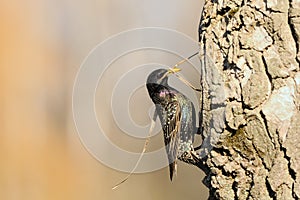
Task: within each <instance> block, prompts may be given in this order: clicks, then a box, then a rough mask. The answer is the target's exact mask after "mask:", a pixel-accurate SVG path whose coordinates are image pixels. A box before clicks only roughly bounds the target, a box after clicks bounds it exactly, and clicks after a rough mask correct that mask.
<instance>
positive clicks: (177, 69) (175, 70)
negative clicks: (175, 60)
mask: <svg viewBox="0 0 300 200" xmlns="http://www.w3.org/2000/svg"><path fill="white" fill-rule="evenodd" d="M180 71H181V69H180V68H178V67H173V68H169V70H168V74H175V73H177V72H180Z"/></svg>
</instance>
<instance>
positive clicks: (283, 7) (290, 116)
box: [199, 0, 300, 200]
mask: <svg viewBox="0 0 300 200" xmlns="http://www.w3.org/2000/svg"><path fill="white" fill-rule="evenodd" d="M199 36H200V37H199V38H200V46H201V47H202V48H201V49H203V52H201V62H202V64H203V65H202V78H201V83H202V89H203V93H202V95H201V97H200V102H201V107H202V113H200V115H201V116H202V117H200V124H202V129H203V131H202V132H203V144H202V148H201V149H200V155H201V156H202V157H203V159H204V161H205V162H204V165H205V167H206V168H207V169H206V173H207V177H206V179H205V181H204V182H205V183H206V185H207V186H208V187H209V189H210V199H226V200H227V199H229V200H231V199H284V200H288V199H300V109H299V108H300V107H299V106H300V71H299V63H300V52H299V45H300V1H299V0H268V1H265V0H249V1H246V0H244V1H242V0H234V1H229V0H219V1H218V0H206V2H205V5H204V8H203V13H202V19H201V22H200V26H199Z"/></svg>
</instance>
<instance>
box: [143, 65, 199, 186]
mask: <svg viewBox="0 0 300 200" xmlns="http://www.w3.org/2000/svg"><path fill="white" fill-rule="evenodd" d="M169 74H170V72H169V71H168V70H166V69H158V70H155V71H153V72H152V73H151V74H150V75H149V76H148V79H147V84H146V86H147V89H148V93H149V96H150V98H151V99H152V101H153V103H154V104H155V106H156V111H157V114H158V116H159V119H160V122H161V125H162V129H163V132H164V142H165V147H166V152H167V155H168V160H169V170H170V179H171V180H172V178H173V175H174V174H175V173H176V168H177V159H179V160H181V161H184V162H186V163H189V164H194V165H197V163H198V162H199V159H198V157H197V155H196V153H195V152H194V147H193V141H194V135H195V133H196V132H197V128H196V116H195V108H194V105H193V103H192V102H191V101H190V100H189V99H188V98H187V97H186V96H185V95H183V94H182V93H180V92H179V91H177V90H176V89H174V88H172V87H170V86H169V85H168V75H169Z"/></svg>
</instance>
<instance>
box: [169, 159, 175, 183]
mask: <svg viewBox="0 0 300 200" xmlns="http://www.w3.org/2000/svg"><path fill="white" fill-rule="evenodd" d="M169 170H170V180H171V181H172V180H173V177H174V175H176V174H177V163H176V161H174V162H173V163H171V164H169Z"/></svg>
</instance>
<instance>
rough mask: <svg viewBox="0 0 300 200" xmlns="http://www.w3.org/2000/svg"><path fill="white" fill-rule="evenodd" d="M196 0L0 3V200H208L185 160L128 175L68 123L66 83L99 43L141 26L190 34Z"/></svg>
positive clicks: (193, 32)
mask: <svg viewBox="0 0 300 200" xmlns="http://www.w3.org/2000/svg"><path fill="white" fill-rule="evenodd" d="M201 8H202V1H195V0H187V1H182V0H172V1H171V0H165V1H158V0H153V1H141V0H130V1H124V0H98V1H96V0H88V1H70V0H61V1H56V0H27V1H21V0H4V1H1V3H0V125H1V126H0V134H1V135H0V136H1V138H0V159H1V164H0V199H5V200H15V199H16V200H19V199H20V200H21V199H22V200H35V199H37V200H47V199H70V200H71V199H72V200H74V199H75V200H77V199H78V200H83V199H92V200H93V199H107V200H115V199H131V200H134V199H144V200H148V199H172V200H175V199H206V198H207V196H208V193H207V190H206V189H205V187H204V186H203V184H202V183H201V180H202V178H203V173H202V172H200V171H199V170H197V169H196V168H194V167H190V166H187V165H185V164H180V165H179V170H180V173H178V177H177V178H175V180H174V181H173V182H170V181H169V178H168V169H167V168H165V169H162V170H160V171H157V172H153V173H148V174H139V175H133V176H132V177H131V178H130V180H129V181H128V182H127V183H126V184H124V185H122V186H121V187H120V188H119V189H118V190H115V191H112V190H111V187H112V186H113V185H114V184H115V183H117V182H118V181H119V180H121V179H122V178H123V177H124V176H126V174H125V173H120V172H118V171H115V170H112V169H110V168H108V167H106V166H104V165H102V164H101V163H99V162H98V161H97V160H95V159H94V158H93V157H92V156H91V155H90V154H89V153H88V152H87V151H86V150H85V148H84V147H83V146H82V144H81V143H80V141H79V138H78V136H77V133H76V129H75V126H74V123H73V119H72V110H71V106H72V105H71V101H72V100H71V96H72V86H73V82H74V79H75V76H76V73H77V70H78V69H79V66H80V64H81V62H82V61H83V59H84V58H85V57H86V56H87V54H88V53H89V51H90V50H91V49H92V48H93V47H95V46H96V45H97V44H98V43H99V42H101V41H103V40H104V39H106V38H107V37H109V36H111V35H113V34H116V33H118V32H121V31H124V30H127V29H131V28H137V27H144V26H158V27H164V28H170V29H175V30H178V31H180V32H183V33H185V34H187V35H189V36H190V37H192V38H194V39H195V40H197V26H198V22H199V18H200V13H201Z"/></svg>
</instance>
